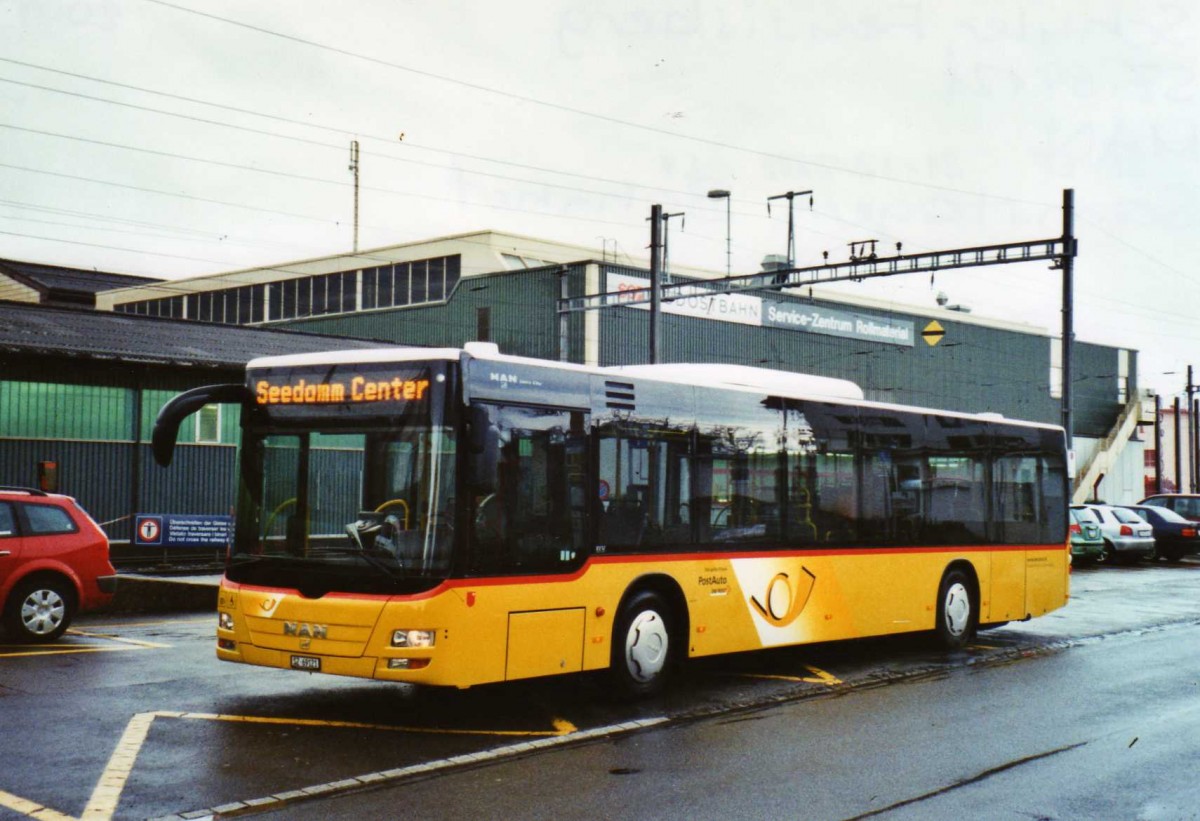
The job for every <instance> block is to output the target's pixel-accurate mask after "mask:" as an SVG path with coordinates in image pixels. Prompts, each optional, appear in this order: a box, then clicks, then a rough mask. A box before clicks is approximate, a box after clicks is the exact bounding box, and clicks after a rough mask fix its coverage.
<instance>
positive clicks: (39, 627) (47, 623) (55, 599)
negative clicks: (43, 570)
mask: <svg viewBox="0 0 1200 821" xmlns="http://www.w3.org/2000/svg"><path fill="white" fill-rule="evenodd" d="M66 611H67V603H66V602H65V601H63V599H62V597H61V596H59V595H58V594H57V593H55V592H54V591H53V590H35V591H34V592H33V593H31V594H30V595H29V596H28V597H27V598H26V599H25V602H24V603H23V604H22V605H21V623H22V624H24V625H25V629H27V630H28V631H29V632H30V633H33V634H34V635H36V636H44V635H46V634H48V633H53V632H54V630H55V629H56V628H57V627H58V626H59V625H60V624H62V620H63V616H65V615H66Z"/></svg>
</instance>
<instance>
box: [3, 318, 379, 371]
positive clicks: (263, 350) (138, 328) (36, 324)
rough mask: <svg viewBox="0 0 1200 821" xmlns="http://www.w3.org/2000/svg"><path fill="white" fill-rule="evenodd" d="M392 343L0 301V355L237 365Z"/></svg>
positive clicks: (217, 365) (203, 365)
mask: <svg viewBox="0 0 1200 821" xmlns="http://www.w3.org/2000/svg"><path fill="white" fill-rule="evenodd" d="M381 347H383V348H386V347H395V343H390V342H373V341H369V340H363V339H354V338H350V337H340V336H319V335H317V334H306V333H300V332H296V331H276V330H266V329H260V328H246V327H239V326H236V325H220V324H214V323H207V322H195V321H183V320H177V319H160V318H158V317H148V316H135V315H131V314H114V313H108V312H106V311H79V310H72V309H69V308H51V307H46V306H43V305H30V304H27V303H20V302H0V356H2V355H4V354H39V355H42V356H68V357H78V358H80V359H106V360H117V361H122V362H143V363H152V364H161V365H185V366H194V367H214V368H228V367H241V366H243V365H245V364H246V363H247V362H249V361H250V360H251V359H253V358H254V357H257V356H274V355H281V354H296V353H314V352H319V351H340V350H356V349H360V348H381Z"/></svg>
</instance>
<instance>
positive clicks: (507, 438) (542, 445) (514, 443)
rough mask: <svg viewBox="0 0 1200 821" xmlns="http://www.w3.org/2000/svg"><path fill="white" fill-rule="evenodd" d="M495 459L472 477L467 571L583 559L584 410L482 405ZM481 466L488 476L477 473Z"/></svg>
mask: <svg viewBox="0 0 1200 821" xmlns="http://www.w3.org/2000/svg"><path fill="white" fill-rule="evenodd" d="M486 410H487V424H488V425H489V426H490V427H491V429H492V430H491V433H492V434H493V435H489V436H487V437H486V440H487V446H488V447H491V448H494V449H495V451H496V452H495V454H494V458H484V459H479V460H477V462H476V464H477V468H476V471H477V472H476V475H474V476H472V477H471V480H470V481H471V484H470V487H469V489H470V490H471V499H470V502H471V505H472V529H473V531H474V538H473V542H472V554H471V560H470V566H471V569H472V571H473V572H479V573H483V572H495V573H525V572H539V573H542V572H553V571H559V570H562V571H565V570H571V569H574V568H575V567H578V565H579V563H580V562H581V561H582V560H583V555H584V554H583V544H584V532H585V531H584V523H585V510H584V508H585V503H586V496H585V492H584V487H585V475H586V461H587V434H586V431H587V423H586V415H585V414H584V413H582V412H580V411H566V410H558V409H555V408H525V407H510V406H501V405H492V406H486ZM480 471H482V472H485V473H487V474H488V475H481V473H480Z"/></svg>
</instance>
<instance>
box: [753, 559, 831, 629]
mask: <svg viewBox="0 0 1200 821" xmlns="http://www.w3.org/2000/svg"><path fill="white" fill-rule="evenodd" d="M800 570H801V574H800V575H799V576H798V577H797V578H796V581H795V589H792V588H793V582H792V579H791V577H789V576H788V574H787V573H783V572H779V573H776V574H775V576H774V577H773V578H772V579H771V581H769V582H767V589H766V591H765V593H764V594H763V599H764V600H765V602H766V603H765V604H764V603H763V602H761V601H759V600H758V597H757V596H751V597H750V604H752V605H754V609H755V610H757V611H758V614H759V615H760V616H762V617H763V618H764V619H766V620H767V623H768V624H771V625H773V626H775V627H787V626H788V625H789V624H791V623H792V622H794V621H795V620H796V619H797V618H798V617H799V616H800V613H801V612H803V610H804V606H805V605H806V604H808V597H809V596H810V595H812V589H813V586H814V585H815V584H816V581H817V577H816V576H814V575H813V574H812V572H811V571H809V569H808V568H807V567H801V568H800Z"/></svg>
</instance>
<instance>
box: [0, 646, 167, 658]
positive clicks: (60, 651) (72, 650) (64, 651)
mask: <svg viewBox="0 0 1200 821" xmlns="http://www.w3.org/2000/svg"><path fill="white" fill-rule="evenodd" d="M144 649H146V648H144V647H57V648H55V649H53V650H51V649H50V648H46V649H45V650H31V651H30V652H28V653H3V652H0V659H15V658H21V657H23V656H71V655H81V654H83V653H124V652H127V651H129V650H144Z"/></svg>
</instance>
